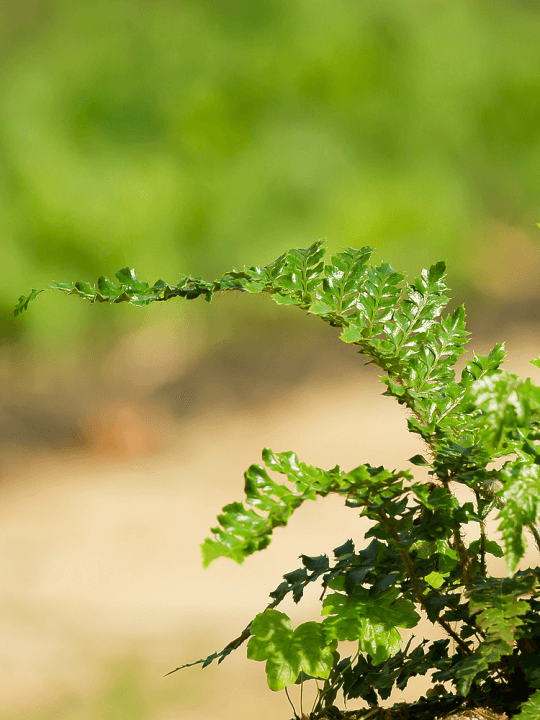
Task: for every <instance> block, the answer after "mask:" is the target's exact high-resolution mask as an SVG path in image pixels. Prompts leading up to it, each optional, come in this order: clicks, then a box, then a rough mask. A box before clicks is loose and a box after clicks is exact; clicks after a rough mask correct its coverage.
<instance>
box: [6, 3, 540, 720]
mask: <svg viewBox="0 0 540 720" xmlns="http://www.w3.org/2000/svg"><path fill="white" fill-rule="evenodd" d="M539 30H540V2H537V1H536V0H526V1H525V0H523V1H521V0H416V1H413V0H361V1H360V0H333V1H332V2H321V1H320V0H287V1H285V0H258V1H257V2H255V1H254V0H234V2H230V1H229V2H225V1H224V0H223V1H222V0H198V1H195V0H184V1H179V0H176V1H173V0H154V1H153V2H148V1H147V0H107V1H106V2H105V1H102V0H97V1H93V2H88V1H87V0H81V1H80V2H78V3H70V2H67V1H65V0H54V1H53V0H18V2H14V1H13V0H6V2H4V3H3V4H2V6H1V7H0V68H1V74H0V88H1V91H0V268H1V274H2V282H1V283H0V342H1V345H2V347H1V351H0V367H1V369H2V376H3V383H2V388H1V390H0V445H1V446H2V458H3V459H2V464H1V467H0V471H1V473H2V475H1V481H2V484H1V487H0V492H1V493H2V502H1V503H0V506H1V507H0V514H1V518H2V521H1V523H0V550H1V555H0V563H1V568H2V571H1V575H2V578H3V580H2V583H0V585H3V586H4V589H3V590H0V635H1V643H0V681H1V682H0V698H1V697H2V695H3V700H0V719H1V720H22V718H29V717H32V718H43V719H47V720H48V719H49V718H50V719H51V720H52V719H53V718H54V719H55V720H82V719H83V718H84V719H85V720H87V719H88V720H90V719H92V720H94V719H95V718H96V719H97V718H99V719H100V720H101V719H103V720H108V719H109V718H111V719H112V718H115V719H116V718H118V719H122V720H123V719H124V718H126V720H127V718H130V720H158V719H159V720H173V719H175V720H183V718H188V717H189V718H200V719H201V720H206V718H211V717H213V718H216V717H219V718H223V719H224V720H227V719H228V718H233V717H237V716H238V715H239V714H240V715H244V716H245V715H246V714H247V713H246V709H247V708H249V707H255V708H257V717H259V718H263V720H264V718H266V717H268V718H273V719H274V718H275V719H276V720H277V717H283V718H285V717H288V715H287V713H289V714H290V713H291V712H292V711H291V709H290V708H289V707H288V705H287V704H286V702H285V701H284V699H283V698H281V696H280V697H279V698H278V699H276V698H275V697H271V698H270V700H267V698H266V696H267V695H268V694H269V693H268V692H265V690H264V688H265V683H264V672H263V668H262V667H259V666H258V665H257V666H256V667H255V668H246V665H256V664H255V663H247V661H246V660H245V656H243V655H242V652H240V655H241V656H242V657H240V658H239V660H236V659H229V660H228V661H227V662H226V663H224V664H223V665H222V666H220V667H219V668H218V669H217V671H216V672H214V669H213V668H208V669H206V670H204V671H201V670H200V669H199V668H195V669H190V670H185V671H183V672H182V673H180V674H176V675H173V676H171V677H168V678H166V679H163V678H162V675H163V674H164V673H165V672H167V671H168V670H170V669H171V668H172V667H175V666H176V665H178V664H180V663H182V662H187V661H189V660H192V659H197V658H198V657H202V656H205V655H206V654H208V653H209V652H212V651H213V650H214V649H218V648H220V647H222V646H223V645H224V644H226V643H227V642H228V641H229V639H231V637H232V636H233V635H234V633H235V632H236V630H241V629H242V628H243V627H244V625H245V624H246V623H247V622H248V621H249V620H250V619H251V617H252V616H253V614H254V613H256V612H258V611H259V610H260V609H261V608H262V607H263V606H264V604H265V602H266V597H267V593H268V592H269V591H270V590H272V589H273V588H274V587H275V586H276V585H277V584H278V583H279V579H280V575H281V573H282V572H285V571H288V570H291V569H294V568H295V567H296V564H295V563H296V562H297V560H296V558H297V556H298V555H299V554H300V552H306V553H307V554H312V555H313V554H317V553H319V552H325V551H330V550H331V549H332V547H335V546H336V545H338V544H340V543H341V542H342V541H343V540H344V539H345V538H344V537H343V533H344V532H345V528H347V529H348V528H349V527H350V528H351V529H350V534H353V533H356V534H357V535H358V530H357V529H354V528H356V525H355V524H354V523H356V518H354V517H353V518H350V517H349V515H342V514H341V513H342V510H341V509H340V508H338V507H337V506H332V504H331V501H330V502H329V501H327V504H326V505H325V506H324V508H323V509H322V510H321V509H320V508H319V507H318V504H315V505H314V506H313V509H311V510H309V509H308V510H306V511H305V513H304V509H302V510H301V511H300V513H299V514H300V519H299V520H298V521H295V522H297V525H294V523H292V526H291V534H287V532H285V531H283V535H280V537H279V538H278V537H277V536H276V541H275V543H274V545H273V546H271V548H270V549H269V550H268V551H266V553H267V556H266V558H265V559H264V563H263V565H262V567H257V565H258V564H259V558H256V559H253V562H251V560H252V559H250V560H248V561H247V562H246V564H245V565H244V566H243V567H242V568H236V567H234V568H231V567H229V566H226V565H227V564H226V562H225V561H220V562H218V563H216V567H215V569H214V567H212V568H210V569H209V570H206V571H203V570H202V568H201V566H200V555H199V550H198V544H199V542H200V541H202V539H203V538H204V536H205V534H206V532H207V529H208V528H209V527H210V526H211V525H212V524H213V523H214V519H215V516H216V514H217V512H218V511H219V509H220V508H221V506H222V505H223V504H224V503H226V502H228V501H231V500H233V499H239V498H240V496H241V488H242V471H243V470H244V469H245V468H246V467H247V466H248V465H249V464H251V463H252V462H256V461H257V460H258V459H259V457H260V455H259V453H260V449H261V448H262V447H263V446H265V445H267V446H270V447H273V448H274V449H276V450H284V449H295V450H297V451H298V453H299V454H300V455H301V457H302V458H303V459H305V460H307V461H309V462H312V463H321V464H323V465H328V466H332V465H334V464H335V463H336V462H338V463H340V464H341V465H343V466H344V467H347V466H349V465H350V466H353V465H356V464H359V463H360V462H364V461H369V462H372V463H373V464H375V463H384V464H386V465H392V463H394V466H404V463H405V462H406V459H407V457H410V455H412V454H414V452H417V451H418V450H417V448H416V445H415V440H414V438H413V439H409V438H407V433H406V432H405V420H404V418H403V416H402V414H401V413H400V411H399V408H398V409H393V408H392V407H391V406H388V402H389V401H388V400H387V399H381V398H380V397H379V395H378V393H379V392H380V391H379V390H378V388H377V384H376V376H375V375H374V374H373V373H372V372H369V370H370V369H369V368H367V369H366V368H364V367H363V363H362V360H361V359H359V358H358V357H357V356H356V355H355V354H354V350H352V348H350V347H347V346H345V345H343V347H340V346H341V345H342V344H341V343H339V342H338V341H337V340H336V338H335V337H332V332H331V331H329V330H328V328H326V327H325V326H324V325H323V324H321V323H319V324H317V323H316V320H315V319H314V318H306V317H302V314H301V313H298V312H296V313H295V312H294V311H289V310H287V309H285V308H278V307H276V306H275V305H274V304H273V303H272V302H271V301H270V300H266V299H264V298H262V297H261V298H259V297H252V296H250V297H244V296H241V297H239V296H236V295H231V296H228V295H224V296H222V297H218V298H216V301H215V303H214V304H213V305H212V306H208V305H207V304H206V303H204V302H202V301H196V302H194V303H180V302H169V303H160V304H159V305H158V304H156V306H151V307H149V308H146V309H140V308H133V307H126V306H124V305H119V306H111V307H109V306H106V307H104V306H103V305H95V306H92V305H90V304H88V303H85V302H82V301H80V300H77V299H75V298H66V297H65V296H63V295H61V294H59V293H58V294H56V293H46V294H44V295H42V296H40V297H39V299H38V300H37V301H36V302H35V303H34V304H33V305H32V306H31V308H30V311H29V312H28V313H26V314H24V315H23V316H21V317H19V318H14V317H13V313H12V309H13V305H14V303H15V301H16V299H17V297H18V296H19V295H21V294H26V293H28V292H29V291H30V289H31V288H33V287H35V288H40V287H42V286H43V285H45V284H48V283H50V282H52V281H54V280H58V281H66V282H67V281H74V280H86V281H90V282H94V281H95V280H96V279H97V277H98V276H99V275H102V274H104V275H107V276H109V277H111V278H112V277H113V276H114V272H115V271H116V270H118V269H119V268H120V267H123V266H125V265H129V266H130V267H135V269H136V270H137V272H138V274H139V277H140V278H141V279H144V280H148V281H150V282H152V283H153V282H154V281H155V280H156V279H158V278H160V277H163V278H164V279H166V280H167V281H169V282H171V283H174V282H175V280H176V277H177V275H178V274H179V273H181V272H185V273H192V274H198V275H203V276H204V277H206V278H207V279H213V278H214V277H217V276H220V275H221V274H223V273H224V272H226V271H227V270H229V269H231V268H232V267H233V266H239V265H243V264H248V265H264V264H267V263H268V262H270V261H272V260H273V259H274V258H275V257H277V256H278V255H279V254H281V253H282V252H284V251H285V250H287V249H288V248H290V247H306V246H307V245H309V244H311V243H312V242H313V241H314V240H317V239H319V238H325V239H326V244H327V247H328V251H329V252H333V251H337V250H339V248H340V247H342V246H353V247H361V246H363V245H370V246H372V247H374V248H375V249H376V254H375V256H374V258H375V260H376V261H378V262H382V261H389V262H390V263H391V264H392V265H393V266H394V267H395V268H396V269H397V270H400V271H405V272H407V273H408V274H410V275H412V274H415V273H418V272H419V271H420V269H421V268H422V267H426V266H429V265H430V264H432V263H434V262H437V261H438V260H441V259H445V260H447V262H448V282H449V284H450V287H451V288H452V297H453V300H452V303H451V306H450V307H452V308H453V307H455V305H457V304H461V303H462V302H464V303H465V305H466V308H467V314H468V325H469V329H470V330H471V331H472V332H473V341H472V342H471V346H473V347H474V349H475V350H477V351H480V350H482V349H485V350H486V351H487V350H489V347H490V343H491V345H492V344H493V343H494V342H497V341H501V340H507V348H508V350H509V358H510V363H513V365H512V364H511V365H510V366H509V367H510V369H512V368H514V369H521V370H523V372H525V373H528V374H531V375H533V376H534V373H535V372H537V370H532V371H531V372H530V373H529V371H528V370H527V366H526V364H525V363H526V360H529V359H531V358H533V357H536V356H537V355H538V354H539V352H538V349H537V348H538V338H539V331H538V329H537V325H536V323H537V318H538V311H539V310H540V292H539V279H540V229H539V228H538V227H537V226H536V223H537V222H540V44H539V43H538V32H539ZM319 325H320V327H319ZM334 335H335V334H334ZM392 412H394V414H393V415H392ZM367 416H369V418H370V420H369V423H368V425H369V427H366V423H365V418H366V417H367ZM389 428H392V435H391V441H390V442H389ZM323 440H324V441H323ZM408 452H410V455H408V454H407V453H408ZM301 513H304V514H303V515H302V514H301ZM309 513H314V514H312V515H310V514H309ZM317 513H319V514H317ZM332 523H334V524H335V525H336V526H337V530H339V532H337V530H336V527H334V528H333V529H332ZM347 523H350V525H347ZM327 526H328V531H326V528H327ZM321 528H324V530H325V532H327V535H323V534H321V532H322V530H321ZM360 539H361V537H360ZM334 540H335V543H334V545H332V542H334ZM301 543H303V544H301ZM261 560H262V556H261ZM220 563H224V564H223V566H221V565H220ZM235 663H236V664H235ZM227 668H228V669H227ZM231 687H233V688H234V692H231ZM261 693H262V694H263V695H264V696H265V697H264V702H268V703H269V705H268V708H267V709H265V708H266V705H264V706H263V704H262V703H263V700H262V699H261ZM254 703H256V704H254ZM272 703H274V704H272ZM265 713H266V714H265Z"/></svg>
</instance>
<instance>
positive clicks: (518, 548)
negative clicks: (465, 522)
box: [497, 462, 540, 575]
mask: <svg viewBox="0 0 540 720" xmlns="http://www.w3.org/2000/svg"><path fill="white" fill-rule="evenodd" d="M539 470H540V466H539V465H536V464H535V463H525V462H516V463H511V464H509V465H507V466H506V467H505V468H504V469H503V470H501V473H500V478H501V480H502V482H503V487H502V488H501V490H499V491H498V492H497V495H498V497H500V498H501V499H502V501H503V507H502V508H501V509H500V512H499V515H498V516H497V519H500V520H501V522H500V524H499V531H500V532H501V533H502V536H503V540H504V545H505V552H504V555H505V559H506V566H507V568H508V572H509V573H510V574H511V575H512V574H513V573H514V571H515V569H516V566H517V564H518V562H519V561H520V559H521V558H522V557H523V555H524V553H525V540H524V536H523V528H524V527H526V526H529V525H534V524H535V523H536V521H537V518H538V515H539V511H540V476H539Z"/></svg>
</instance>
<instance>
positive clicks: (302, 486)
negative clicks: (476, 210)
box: [15, 242, 540, 719]
mask: <svg viewBox="0 0 540 720" xmlns="http://www.w3.org/2000/svg"><path fill="white" fill-rule="evenodd" d="M371 254H372V250H371V248H368V247H364V248H362V249H360V250H355V249H353V248H347V249H345V250H344V251H343V252H341V253H339V254H337V255H336V256H335V257H333V258H332V259H331V262H330V263H329V264H326V265H325V263H324V260H323V257H324V249H323V247H322V244H321V243H320V242H317V243H314V244H313V245H312V246H311V247H309V248H306V249H304V250H290V251H289V252H287V253H285V254H284V255H282V256H280V257H279V258H278V259H277V260H275V261H274V262H273V263H271V264H270V265H268V266H266V267H264V268H256V267H244V268H242V269H241V270H238V269H234V270H232V271H231V272H229V273H227V274H225V275H224V276H223V277H222V278H220V279H218V280H215V281H214V282H205V281H203V280H202V279H201V278H196V277H191V276H187V275H183V276H181V278H180V280H179V282H178V284H177V285H170V284H168V283H166V282H164V281H163V280H158V281H157V282H156V283H155V284H154V285H153V286H150V285H149V284H148V283H143V282H141V281H140V280H139V279H138V278H137V276H136V274H135V272H134V271H133V270H129V269H128V268H124V269H122V270H120V271H119V272H118V273H116V277H117V279H118V281H119V284H118V285H114V284H113V283H111V282H110V281H109V280H108V279H107V278H103V277H101V278H100V279H99V280H98V285H97V288H96V287H92V286H91V285H89V284H88V283H83V282H77V283H74V284H65V283H56V284H55V285H54V286H48V288H46V289H56V290H60V291H61V292H64V293H67V294H70V295H79V296H80V297H83V298H85V299H87V300H90V301H91V302H114V303H118V302H130V303H132V304H134V305H147V304H149V303H150V302H161V301H165V300H169V299H171V298H173V297H184V298H186V299H194V298H196V297H199V296H203V297H204V298H205V299H206V300H208V301H210V300H211V299H212V297H213V295H214V293H215V292H217V291H223V290H240V291H244V292H249V293H260V292H267V293H269V294H270V295H271V296H272V297H273V298H274V300H275V301H276V302H277V303H279V304H281V305H296V306H298V307H299V308H301V309H303V310H305V311H307V312H309V313H311V314H314V315H318V316H319V317H320V318H321V319H322V320H324V321H326V322H328V323H329V324H330V325H332V326H336V327H340V328H342V332H341V335H340V337H341V339H342V340H343V341H344V342H347V343H351V344H354V345H356V346H357V348H358V352H359V353H362V354H363V355H365V356H366V357H367V361H368V362H369V363H372V364H375V365H377V366H378V367H379V368H381V370H382V371H383V372H384V373H385V375H384V376H383V378H382V381H383V383H384V384H385V386H386V390H385V392H384V395H387V396H392V397H395V399H396V400H397V401H398V403H400V404H401V405H404V406H405V407H406V408H407V409H408V411H409V413H410V417H409V418H408V421H407V422H408V427H409V429H410V431H411V432H414V433H417V434H419V435H420V436H421V437H422V439H423V440H424V442H425V444H426V451H425V453H424V454H423V455H419V454H418V455H415V456H414V457H412V458H410V459H409V463H410V464H411V465H412V466H413V467H415V466H418V467H425V468H429V470H428V473H429V475H430V476H431V479H430V481H429V482H425V481H414V476H413V474H412V473H411V471H410V470H399V471H397V470H393V471H390V470H388V469H386V468H384V467H372V466H371V465H369V464H364V465H359V466H358V467H356V468H354V469H352V470H350V471H349V472H346V471H343V470H342V469H341V468H340V467H339V466H336V467H334V468H332V469H331V470H322V469H321V468H318V467H314V466H312V465H308V464H306V463H303V462H300V461H299V460H298V458H297V456H296V455H295V454H294V453H293V452H281V453H274V452H272V451H271V450H269V449H265V450H264V452H263V463H264V466H263V465H252V466H251V467H250V468H249V469H248V470H247V471H246V473H245V496H246V499H245V504H243V503H241V502H234V503H231V504H229V505H226V506H225V507H224V508H223V512H222V514H221V515H219V516H218V522H219V525H218V526H216V527H215V528H212V533H213V538H207V539H206V540H205V542H204V543H203V546H202V550H203V561H204V564H205V565H208V564H209V563H210V562H212V561H213V560H214V559H216V558H218V557H220V556H223V557H228V558H230V559H233V560H236V561H237V562H242V561H243V560H244V558H245V557H247V556H248V555H250V554H252V553H254V552H256V551H257V550H262V549H263V548H265V547H266V546H267V545H268V544H269V542H270V540H271V535H272V532H273V530H274V528H276V527H281V526H285V525H286V524H287V521H288V519H289V517H290V516H291V514H292V513H293V512H294V510H295V509H296V508H297V507H299V506H300V505H301V504H302V503H303V502H304V501H305V500H315V499H316V498H317V497H318V496H321V497H325V496H326V495H328V494H329V493H337V494H339V495H342V496H343V498H344V501H345V504H346V505H347V506H348V507H350V508H356V509H359V510H360V515H361V516H364V517H367V518H369V520H370V521H371V522H372V525H371V527H370V529H369V531H368V532H366V534H365V538H366V539H369V538H370V539H371V540H370V542H369V543H368V544H366V546H365V547H364V548H363V549H361V550H360V551H358V552H357V551H356V549H355V546H354V544H353V542H352V540H347V541H346V542H345V543H344V544H343V545H341V546H340V547H338V548H335V550H334V553H333V561H332V562H331V561H330V559H329V558H328V557H327V556H326V555H321V556H318V557H309V556H307V555H302V556H301V561H302V565H301V567H300V568H298V569H296V570H293V571H291V572H288V573H286V574H285V575H284V576H283V582H282V583H281V584H280V585H279V586H278V587H277V588H276V589H275V590H274V591H273V592H272V593H270V597H271V602H270V604H269V605H268V607H267V608H266V610H264V611H263V612H262V613H260V614H259V615H257V616H256V618H255V619H254V620H253V621H252V622H251V623H250V624H249V625H248V626H247V627H246V629H245V630H244V631H243V633H242V634H241V635H240V636H239V637H238V638H236V639H235V640H233V641H232V642H231V643H229V645H227V647H225V648H224V649H223V650H222V651H221V652H218V653H213V654H212V655H209V656H208V657H207V658H206V659H204V660H199V661H197V662H196V663H190V665H194V664H198V663H202V665H203V667H205V666H206V665H208V664H209V663H211V662H213V660H218V662H221V661H222V660H223V659H224V658H225V657H226V656H227V655H228V654H229V653H230V652H232V651H233V650H234V649H236V648H238V647H239V646H240V645H241V644H243V643H244V642H245V641H248V657H250V658H252V659H254V660H259V661H263V660H264V661H266V671H267V675H268V684H269V686H270V688H271V689H273V690H279V689H282V688H285V687H286V686H287V685H290V684H293V683H303V682H306V681H309V680H314V681H315V682H317V684H318V690H319V692H318V696H317V700H316V703H315V707H314V709H313V713H314V714H315V713H317V712H320V711H322V710H324V709H325V708H330V707H331V706H332V705H333V703H334V700H335V699H336V696H337V693H338V691H340V692H341V693H342V694H343V697H344V699H345V700H348V699H354V698H362V699H363V700H364V701H366V702H368V703H370V704H371V705H376V704H377V703H378V702H379V699H382V700H384V699H386V698H388V697H389V695H390V693H391V691H392V689H393V688H394V687H398V688H400V689H403V688H404V687H405V686H406V685H407V682H408V680H409V679H410V678H411V677H414V676H415V675H418V674H422V675H424V674H426V673H427V672H428V671H434V675H433V678H434V680H435V681H436V682H449V683H451V684H452V685H453V687H454V690H455V693H454V695H453V696H452V700H451V702H450V699H449V706H450V705H452V707H453V706H454V705H453V704H454V703H455V704H457V705H459V704H460V703H463V702H465V700H466V699H467V700H468V701H478V702H479V703H480V702H481V703H483V704H484V705H489V706H491V707H493V708H494V709H495V708H499V709H502V710H505V711H508V712H509V713H516V712H518V710H520V709H521V714H520V715H519V716H520V717H522V718H524V719H527V718H533V717H535V718H536V717H538V714H539V712H540V661H539V660H538V655H539V650H540V590H539V589H538V587H539V582H538V581H539V579H540V569H539V568H529V569H528V570H522V571H516V569H517V566H518V563H519V561H520V560H521V559H522V558H523V556H524V553H525V549H526V542H525V534H524V533H525V531H527V532H530V533H531V534H532V536H533V538H534V540H535V542H536V546H537V549H540V535H539V533H538V530H537V528H536V523H537V520H538V515H539V512H540V475H539V466H540V446H539V445H538V444H537V442H538V441H539V440H540V389H539V388H537V387H536V386H535V385H534V384H533V383H532V382H531V380H530V379H528V380H526V381H523V380H521V379H520V378H518V377H517V376H515V375H512V374H510V373H506V372H504V371H501V370H500V365H501V364H502V363H503V361H504V357H505V351H504V346H503V345H502V344H499V345H496V346H495V348H494V349H493V350H492V351H491V352H490V353H489V355H487V356H485V357H483V356H480V355H476V354H473V359H472V360H469V362H468V363H467V364H466V366H465V369H464V370H463V372H462V373H461V377H460V379H459V380H457V379H456V376H455V371H454V366H455V363H456V360H457V359H458V358H459V356H460V355H461V354H462V353H463V352H465V350H464V345H465V344H466V342H467V339H468V333H467V331H466V330H465V311H464V309H463V307H458V308H457V309H456V310H455V311H454V312H453V313H452V314H450V315H446V316H444V315H443V314H442V312H443V310H444V308H445V307H446V305H447V303H448V297H447V294H446V292H447V288H446V286H445V284H444V274H445V264H444V263H443V262H439V263H437V264H435V265H433V266H432V267H431V268H430V269H429V270H423V271H422V273H421V275H420V276H419V277H418V278H416V279H415V281H414V282H413V283H412V284H408V285H404V277H403V275H401V274H399V273H397V272H396V271H394V270H393V269H392V267H391V266H390V265H388V264H387V263H383V264H382V265H380V266H378V267H374V266H372V265H369V264H368V261H369V259H370V257H371ZM39 292H41V291H39ZM39 292H38V291H37V290H33V291H32V292H31V293H30V295H28V296H26V297H25V296H22V297H21V298H20V299H19V302H18V304H17V307H16V309H15V314H18V313H20V312H22V310H25V309H26V308H27V307H28V304H29V302H30V301H32V300H34V299H35V298H36V297H37V295H38V294H39ZM533 364H535V365H537V366H540V360H535V361H533ZM501 457H504V458H505V460H504V463H503V464H502V467H501V468H500V469H499V470H495V469H493V467H492V466H491V464H492V463H493V461H494V460H496V459H497V458H501ZM272 473H275V474H277V475H280V476H283V478H282V481H281V482H280V481H278V480H277V479H274V478H273V477H272ZM454 483H461V484H464V485H466V486H467V487H468V488H469V489H470V490H471V491H472V494H473V497H474V499H473V500H472V501H471V502H467V503H464V504H463V505H461V504H460V503H459V502H458V500H457V499H456V498H455V497H454V495H453V492H452V487H453V485H454ZM491 512H496V513H497V519H498V520H499V521H500V522H499V530H500V532H501V534H502V541H503V542H502V545H503V546H502V547H501V546H500V545H499V544H498V543H497V542H496V541H495V540H494V539H490V538H488V537H487V536H486V528H485V522H486V519H487V518H488V515H489V514H490V513H491ZM466 524H473V525H476V526H477V527H478V533H479V539H477V540H473V541H472V542H470V543H468V544H467V542H465V539H464V535H463V527H464V525H466ZM488 554H491V555H493V556H495V557H502V556H503V555H504V557H505V560H506V565H507V569H508V577H505V578H498V577H491V576H490V575H489V573H488V572H487V566H486V556H487V555H488ZM313 582H317V583H320V584H321V585H322V595H321V601H322V615H323V619H322V621H321V622H319V623H316V622H307V623H303V624H302V625H300V626H299V627H298V628H296V629H294V628H293V626H292V624H291V621H290V620H289V618H288V617H287V615H286V614H285V613H282V612H280V611H278V610H276V609H275V608H276V607H277V606H278V605H279V604H280V603H281V602H282V601H283V600H284V598H285V597H287V596H288V595H289V594H291V595H292V598H293V600H294V602H299V601H300V600H301V598H302V596H303V593H304V590H305V588H306V586H307V585H309V584H310V583H313ZM420 612H424V613H425V614H426V616H427V617H428V619H429V620H430V621H431V622H432V623H434V624H437V625H439V626H440V627H441V628H442V629H444V631H445V632H446V633H447V635H448V638H447V639H446V640H437V641H435V642H432V643H431V645H430V646H429V649H428V650H427V651H426V650H425V647H426V644H427V642H428V641H426V640H423V641H421V642H419V643H417V644H416V645H414V646H413V638H411V640H409V642H408V643H407V645H406V646H405V648H402V638H401V634H400V632H399V628H413V627H415V626H416V625H417V623H418V622H419V620H420ZM345 640H347V641H353V642H355V643H357V652H356V654H355V656H354V657H352V658H346V659H341V657H340V655H339V651H338V646H339V643H340V642H342V641H345ZM450 641H451V642H452V647H450ZM182 667H187V666H186V665H183V666H182ZM173 672H174V671H173ZM517 687H519V692H517V691H516V688H517Z"/></svg>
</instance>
